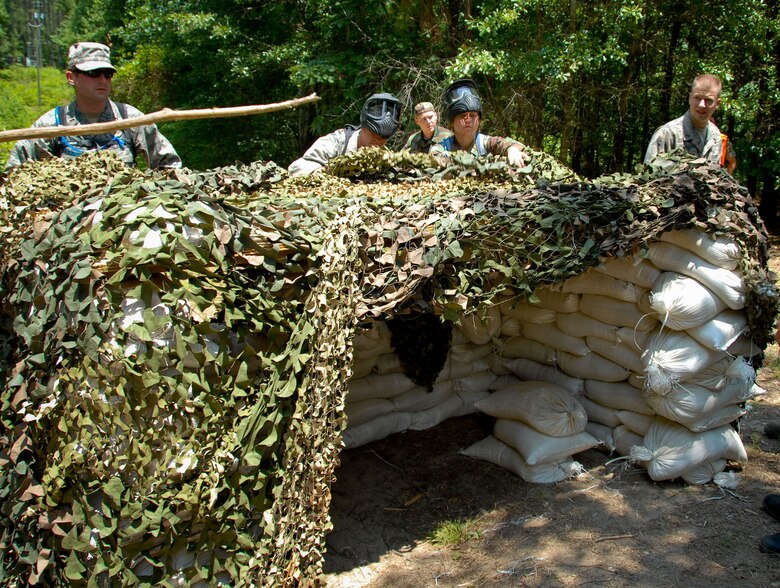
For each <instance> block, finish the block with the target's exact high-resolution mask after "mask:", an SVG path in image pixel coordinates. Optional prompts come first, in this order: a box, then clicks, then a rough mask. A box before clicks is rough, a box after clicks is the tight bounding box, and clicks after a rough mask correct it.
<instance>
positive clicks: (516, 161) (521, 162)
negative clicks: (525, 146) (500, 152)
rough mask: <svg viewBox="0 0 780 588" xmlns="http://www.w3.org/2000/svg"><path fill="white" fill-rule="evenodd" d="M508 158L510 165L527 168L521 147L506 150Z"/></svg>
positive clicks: (514, 146) (515, 146) (516, 146)
mask: <svg viewBox="0 0 780 588" xmlns="http://www.w3.org/2000/svg"><path fill="white" fill-rule="evenodd" d="M506 158H507V160H508V161H509V165H516V166H518V167H524V166H525V154H524V153H523V150H522V149H520V146H519V145H512V146H511V147H510V148H509V149H507V150H506Z"/></svg>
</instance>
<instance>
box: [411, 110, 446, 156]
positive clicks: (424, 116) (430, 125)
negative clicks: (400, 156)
mask: <svg viewBox="0 0 780 588" xmlns="http://www.w3.org/2000/svg"><path fill="white" fill-rule="evenodd" d="M414 122H415V124H416V125H417V126H418V127H420V130H419V131H418V132H416V133H414V134H413V135H412V136H411V137H409V139H408V140H407V141H406V146H405V147H404V149H408V150H409V151H411V152H412V153H428V152H429V151H430V150H431V145H432V144H433V142H434V141H441V140H442V139H444V138H445V137H449V136H450V135H451V134H452V131H450V130H449V129H445V128H444V127H440V126H439V125H438V124H436V123H438V122H439V115H437V114H436V110H435V109H434V108H433V104H431V103H430V102H420V103H419V104H416V105H415V107H414Z"/></svg>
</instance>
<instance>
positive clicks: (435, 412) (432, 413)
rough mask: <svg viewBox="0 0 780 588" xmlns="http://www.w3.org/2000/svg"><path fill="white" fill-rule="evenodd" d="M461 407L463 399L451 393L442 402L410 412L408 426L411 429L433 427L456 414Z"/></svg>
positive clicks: (421, 429) (417, 429)
mask: <svg viewBox="0 0 780 588" xmlns="http://www.w3.org/2000/svg"><path fill="white" fill-rule="evenodd" d="M462 409H463V401H462V399H461V397H460V396H458V395H457V394H453V395H451V396H450V397H449V398H447V399H446V400H445V401H444V402H442V403H440V404H437V405H436V406H432V407H431V408H428V409H426V410H421V411H418V412H413V413H412V421H411V422H410V423H409V428H410V429H411V430H413V431H424V430H425V429H430V428H432V427H435V426H436V425H438V424H439V423H441V422H443V421H446V420H447V419H450V418H453V417H455V416H457V415H458V414H459V413H460V411H461V410H462Z"/></svg>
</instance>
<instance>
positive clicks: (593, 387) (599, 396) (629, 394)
mask: <svg viewBox="0 0 780 588" xmlns="http://www.w3.org/2000/svg"><path fill="white" fill-rule="evenodd" d="M585 396H587V397H588V398H590V399H591V400H593V401H594V402H598V403H599V404H601V405H602V406H606V407H608V408H614V409H615V410H632V411H634V412H640V413H642V414H653V409H652V408H651V407H650V406H649V405H648V404H647V402H646V401H645V399H644V397H643V396H642V391H641V390H637V389H636V388H634V387H633V386H632V385H631V384H629V383H628V382H603V381H601V380H585Z"/></svg>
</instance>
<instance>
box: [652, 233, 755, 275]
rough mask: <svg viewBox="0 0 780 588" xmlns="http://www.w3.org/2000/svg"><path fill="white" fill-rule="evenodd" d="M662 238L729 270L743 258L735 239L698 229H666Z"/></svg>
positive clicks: (735, 266)
mask: <svg viewBox="0 0 780 588" xmlns="http://www.w3.org/2000/svg"><path fill="white" fill-rule="evenodd" d="M660 240H661V241H665V242H666V243H672V244H674V245H677V246H678V247H682V248H683V249H685V250H687V251H690V252H691V253H694V254H696V255H698V256H699V257H701V258H703V259H705V260H707V261H709V262H710V263H711V264H713V265H716V266H718V267H722V268H724V269H727V270H733V269H736V268H737V266H738V265H739V260H740V258H741V254H740V250H739V245H738V244H737V242H736V241H734V240H733V239H730V238H728V237H723V236H718V237H713V236H710V235H708V234H707V233H705V232H703V231H700V230H697V229H684V230H677V231H666V232H665V233H662V234H661V236H660Z"/></svg>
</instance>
